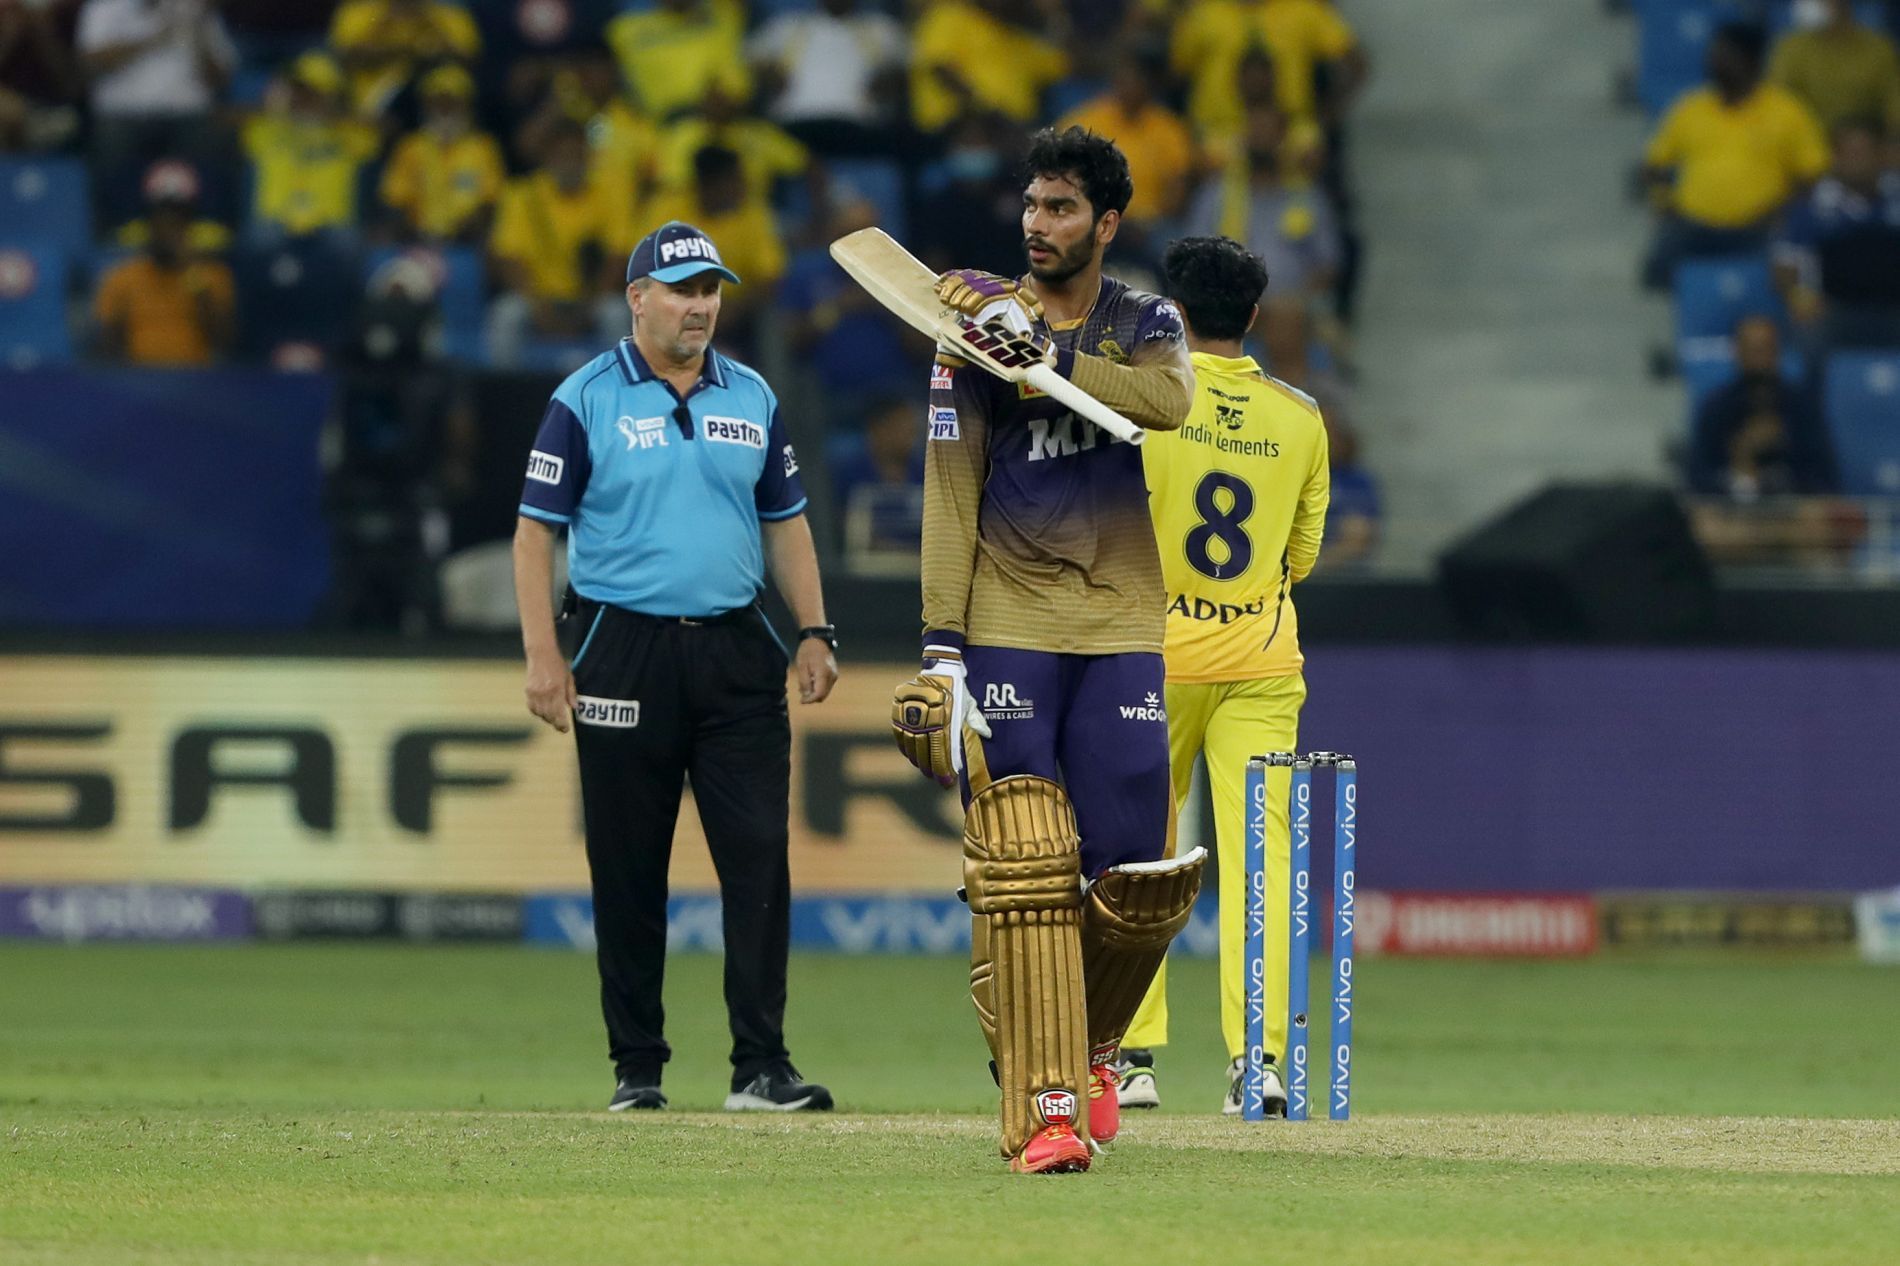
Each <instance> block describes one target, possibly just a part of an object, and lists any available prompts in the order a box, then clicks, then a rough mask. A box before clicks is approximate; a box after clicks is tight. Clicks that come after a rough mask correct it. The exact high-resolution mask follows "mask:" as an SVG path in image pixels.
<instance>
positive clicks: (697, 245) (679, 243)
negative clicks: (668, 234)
mask: <svg viewBox="0 0 1900 1266" xmlns="http://www.w3.org/2000/svg"><path fill="white" fill-rule="evenodd" d="M689 259H705V260H710V261H712V262H713V263H715V264H719V265H722V266H723V265H724V264H725V262H726V261H725V260H723V259H721V258H719V248H718V247H717V246H714V245H713V244H712V239H711V238H709V237H681V238H676V239H674V240H673V241H670V242H661V243H660V263H661V264H663V265H664V264H673V263H680V262H682V261H684V260H689Z"/></svg>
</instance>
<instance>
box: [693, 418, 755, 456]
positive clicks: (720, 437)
mask: <svg viewBox="0 0 1900 1266" xmlns="http://www.w3.org/2000/svg"><path fill="white" fill-rule="evenodd" d="M706 438H707V439H709V440H711V441H713V442H714V443H715V444H743V445H745V446H746V447H747V448H764V447H765V428H764V427H762V426H760V425H759V424H758V423H757V422H752V421H748V420H747V419H745V418H721V417H715V416H713V415H712V414H707V415H706Z"/></svg>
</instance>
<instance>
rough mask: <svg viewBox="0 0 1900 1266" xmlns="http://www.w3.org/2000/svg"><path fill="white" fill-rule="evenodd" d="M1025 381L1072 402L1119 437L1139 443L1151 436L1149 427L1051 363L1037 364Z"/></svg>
mask: <svg viewBox="0 0 1900 1266" xmlns="http://www.w3.org/2000/svg"><path fill="white" fill-rule="evenodd" d="M1024 381H1026V382H1027V383H1028V384H1029V385H1030V386H1032V387H1034V388H1035V389H1036V390H1037V391H1040V392H1042V393H1043V394H1044V395H1046V396H1048V397H1049V398H1051V399H1052V400H1056V401H1058V402H1060V403H1062V404H1066V405H1068V406H1069V408H1071V409H1073V410H1074V411H1075V412H1076V413H1077V414H1078V415H1080V416H1081V417H1085V418H1087V419H1088V420H1089V421H1091V422H1093V423H1095V425H1097V426H1099V427H1101V428H1102V429H1103V430H1104V431H1107V432H1108V433H1109V434H1110V435H1112V436H1114V437H1115V438H1116V439H1118V440H1125V441H1127V442H1128V443H1130V444H1139V443H1141V442H1142V441H1143V440H1144V439H1146V438H1147V435H1148V433H1147V432H1146V431H1144V430H1142V429H1141V428H1140V427H1138V426H1136V425H1135V424H1134V423H1133V422H1130V421H1129V420H1128V419H1127V418H1125V417H1123V416H1122V415H1121V414H1119V413H1117V412H1115V410H1113V409H1111V408H1109V407H1108V406H1107V405H1105V404H1103V403H1102V402H1101V401H1100V400H1097V399H1096V398H1095V397H1094V396H1091V395H1090V394H1089V393H1088V392H1086V391H1084V390H1082V389H1081V388H1080V387H1078V386H1076V385H1075V384H1074V383H1072V382H1070V381H1069V380H1068V379H1067V378H1064V377H1063V376H1062V375H1061V374H1058V373H1057V372H1056V371H1055V370H1054V369H1053V368H1052V367H1051V366H1048V365H1036V366H1034V367H1033V368H1031V369H1030V371H1029V372H1028V374H1026V375H1025V376H1024Z"/></svg>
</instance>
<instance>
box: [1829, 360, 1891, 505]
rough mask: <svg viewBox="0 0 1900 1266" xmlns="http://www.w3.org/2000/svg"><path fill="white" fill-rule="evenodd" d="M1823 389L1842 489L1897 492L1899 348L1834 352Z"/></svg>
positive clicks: (1885, 493)
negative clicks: (1895, 349)
mask: <svg viewBox="0 0 1900 1266" xmlns="http://www.w3.org/2000/svg"><path fill="white" fill-rule="evenodd" d="M1824 392H1825V396H1824V401H1823V406H1824V408H1825V411H1826V417H1827V430H1828V437H1829V438H1830V439H1831V440H1832V441H1833V443H1834V458H1835V461H1836V463H1837V464H1838V466H1839V468H1840V477H1841V491H1843V492H1849V493H1859V494H1862V495H1867V496H1887V497H1891V496H1893V495H1895V494H1896V493H1900V351H1896V352H1835V353H1834V354H1833V355H1831V356H1829V357H1828V362H1827V375H1826V379H1825V386H1824Z"/></svg>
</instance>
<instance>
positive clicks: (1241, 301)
mask: <svg viewBox="0 0 1900 1266" xmlns="http://www.w3.org/2000/svg"><path fill="white" fill-rule="evenodd" d="M1161 269H1162V272H1163V274H1164V277H1165V280H1164V282H1163V288H1164V289H1165V290H1166V291H1167V295H1168V297H1169V298H1170V299H1172V300H1174V301H1175V302H1176V303H1178V304H1180V305H1181V314H1182V315H1183V316H1184V317H1185V318H1186V319H1187V323H1188V328H1189V329H1190V330H1192V331H1193V332H1194V334H1195V335H1196V336H1197V337H1199V338H1204V339H1221V340H1223V341H1225V340H1228V339H1237V338H1239V337H1241V336H1242V335H1243V334H1245V333H1246V332H1247V323H1248V321H1249V320H1251V319H1252V317H1253V309H1254V305H1255V304H1257V303H1259V302H1260V296H1261V295H1263V294H1265V293H1266V290H1267V266H1266V265H1265V264H1263V263H1261V262H1260V257H1259V256H1258V255H1256V254H1254V253H1253V252H1252V251H1250V250H1248V249H1247V248H1246V247H1244V246H1242V245H1241V244H1240V243H1239V242H1236V241H1235V240H1234V239H1233V238H1231V237H1184V238H1182V239H1180V240H1179V241H1177V242H1173V243H1171V244H1170V245H1169V246H1168V253H1167V254H1166V255H1165V256H1163V257H1162V260H1161Z"/></svg>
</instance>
